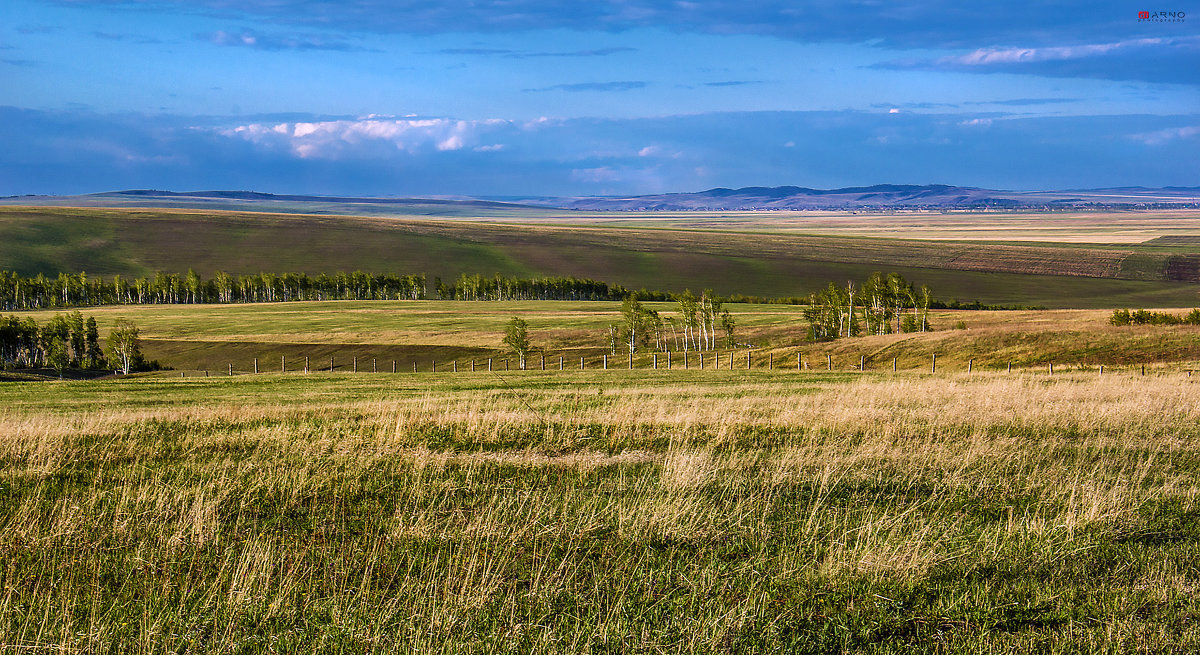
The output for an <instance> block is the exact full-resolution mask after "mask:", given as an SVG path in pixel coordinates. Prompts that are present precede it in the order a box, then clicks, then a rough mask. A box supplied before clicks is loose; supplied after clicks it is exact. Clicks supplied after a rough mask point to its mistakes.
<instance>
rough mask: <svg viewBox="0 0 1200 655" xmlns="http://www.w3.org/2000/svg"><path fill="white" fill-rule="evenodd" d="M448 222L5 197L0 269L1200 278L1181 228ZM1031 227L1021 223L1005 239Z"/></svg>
mask: <svg viewBox="0 0 1200 655" xmlns="http://www.w3.org/2000/svg"><path fill="white" fill-rule="evenodd" d="M444 219H445V217H440V219H437V218H434V219H419V220H414V219H411V218H409V219H397V218H384V217H346V216H336V217H335V216H305V215H282V214H279V215H274V214H255V213H221V212H215V213H214V212H210V213H201V212H186V211H165V210H149V209H148V210H128V209H123V210H117V209H69V208H54V209H50V208H36V209H30V208H19V207H3V208H0V233H3V234H4V237H5V238H4V239H3V240H0V269H6V270H15V271H18V272H21V273H24V274H35V273H39V272H41V273H46V274H49V275H56V274H57V273H58V272H59V271H62V270H68V271H79V270H86V271H87V272H89V273H91V274H94V275H97V274H98V275H105V276H110V275H113V274H117V273H119V274H122V275H152V274H153V272H154V271H174V272H179V273H182V272H184V271H183V270H177V269H180V268H183V269H185V270H186V268H188V267H191V268H194V269H196V270H197V271H199V272H200V273H201V274H203V275H205V276H211V275H212V274H213V273H214V272H216V271H217V270H225V271H227V272H231V273H259V272H264V271H268V272H287V271H303V272H307V273H313V274H316V273H321V272H335V271H338V270H355V269H361V270H366V271H376V272H393V273H419V272H423V273H426V274H427V275H429V277H430V279H431V280H432V278H433V277H434V276H440V277H443V278H445V279H454V278H457V277H458V275H459V274H460V273H481V274H485V275H492V274H494V273H502V274H506V275H521V276H531V275H574V276H577V277H591V278H594V279H602V280H605V281H607V282H610V283H616V284H623V285H625V286H627V287H630V288H641V287H646V288H652V289H661V290H667V291H682V290H683V289H685V288H692V289H693V290H699V289H703V288H713V289H715V290H716V291H718V292H719V293H725V294H730V293H742V294H748V295H760V296H803V295H807V294H808V293H809V292H811V291H815V290H817V289H818V288H821V287H823V286H824V285H825V284H826V283H827V282H829V281H831V280H835V281H845V280H848V279H856V280H862V279H865V278H866V276H868V275H869V274H870V273H872V272H874V271H880V270H882V271H885V272H887V271H896V272H899V273H902V274H903V275H904V276H905V277H907V278H908V279H910V280H913V281H915V282H916V283H917V284H926V285H928V286H929V287H930V288H931V289H933V290H934V292H935V294H936V295H937V296H938V297H939V298H942V299H946V300H950V299H958V300H962V301H973V300H979V301H981V302H985V303H992V304H1021V305H1043V306H1049V307H1079V308H1086V307H1110V306H1114V305H1129V306H1160V307H1184V306H1191V305H1193V304H1195V298H1196V287H1195V284H1194V280H1196V279H1198V278H1200V257H1194V256H1189V253H1194V252H1196V251H1197V248H1196V244H1195V243H1194V242H1192V241H1189V240H1188V239H1187V238H1186V234H1187V233H1188V229H1189V228H1186V227H1173V228H1172V229H1171V230H1160V231H1159V232H1156V233H1154V234H1162V235H1164V236H1165V235H1174V236H1172V237H1171V238H1172V239H1174V241H1171V240H1167V241H1157V242H1154V243H1152V244H1147V245H1137V244H1135V245H1130V244H1108V245H1104V244H1079V243H1062V244H1024V243H1017V242H1015V241H1013V242H1010V243H983V242H966V241H953V242H952V241H944V240H942V241H938V240H914V239H898V238H895V236H894V235H895V234H900V233H902V232H900V228H899V227H898V226H897V224H896V223H895V222H894V219H895V217H890V218H881V219H878V220H881V221H883V224H884V225H891V226H892V227H891V228H890V231H885V233H886V234H891V235H893V236H887V237H882V236H878V235H876V236H872V237H869V238H868V237H864V236H845V234H846V233H845V231H840V232H839V231H838V230H836V229H835V230H831V234H830V235H821V236H813V235H802V234H796V233H793V232H791V231H788V230H780V231H774V232H771V231H767V230H764V231H760V232H755V231H750V229H739V228H742V227H745V226H741V225H740V224H738V223H737V222H728V223H725V224H722V223H721V222H720V221H716V220H714V221H708V222H705V223H704V224H703V225H701V226H700V227H702V228H704V229H690V228H689V229H683V228H680V227H670V228H669V229H668V228H657V229H654V228H647V227H612V226H597V225H592V224H589V223H587V221H586V220H584V219H578V220H576V221H575V222H573V223H571V224H567V225H555V224H550V223H544V222H543V223H541V224H533V223H535V222H536V221H534V220H533V219H531V221H530V224H524V225H513V224H507V223H502V222H490V223H485V222H479V221H475V220H466V219H459V220H444ZM601 219H603V217H602V216H601V217H596V220H597V221H600V222H604V221H601ZM758 220H760V221H761V220H763V219H762V218H761V217H760V218H759V219H758ZM780 220H781V221H785V220H786V219H784V218H781V219H780ZM861 220H862V221H873V220H876V219H875V218H874V217H861ZM1024 220H1025V221H1026V222H1028V220H1030V219H1028V218H1026V219H1024ZM1046 220H1047V221H1050V220H1053V218H1052V217H1050V218H1046ZM1145 220H1147V221H1150V220H1151V219H1149V218H1147V219H1145ZM1162 220H1163V221H1174V222H1172V223H1171V225H1172V226H1176V225H1177V224H1178V225H1190V223H1188V222H1187V221H1186V220H1184V219H1169V218H1163V219H1162ZM1021 225H1024V223H1022V224H1021ZM754 227H757V224H755V225H751V226H750V228H754ZM814 229H815V228H814ZM1024 229H1025V228H1023V227H1020V226H1019V225H1018V226H1016V227H1015V228H1014V231H1013V233H1012V235H1010V236H1013V237H1014V239H1015V238H1016V237H1018V236H1020V234H1022V233H1023V230H1024ZM1098 233H1099V234H1105V232H1103V231H1098ZM1181 235H1185V236H1181ZM1146 236H1147V237H1149V236H1151V234H1146ZM1063 238H1066V237H1063ZM181 262H186V264H181Z"/></svg>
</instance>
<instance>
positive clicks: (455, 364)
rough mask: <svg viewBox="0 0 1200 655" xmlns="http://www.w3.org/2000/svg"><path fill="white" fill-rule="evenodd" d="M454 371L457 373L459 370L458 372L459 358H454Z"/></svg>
mask: <svg viewBox="0 0 1200 655" xmlns="http://www.w3.org/2000/svg"><path fill="white" fill-rule="evenodd" d="M454 372H455V373H457V372H458V360H457V359H456V360H454Z"/></svg>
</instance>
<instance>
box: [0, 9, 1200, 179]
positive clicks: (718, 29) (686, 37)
mask: <svg viewBox="0 0 1200 655" xmlns="http://www.w3.org/2000/svg"><path fill="white" fill-rule="evenodd" d="M1192 9H1193V7H1191V6H1188V5H1182V4H1181V5H1168V6H1166V7H1157V8H1156V7H1152V6H1150V5H1148V4H1136V3H1129V2H1111V3H1095V2H1073V1H1069V2H1055V3H1045V2H1036V3H1035V2H1019V1H1018V2H996V3H961V2H949V1H942V0H937V1H933V2H912V1H909V0H888V1H875V0H869V1H861V2H842V3H830V2H826V1H819V0H798V1H790V2H774V1H773V2H753V1H749V2H747V1H742V2H737V3H735V2H732V1H728V0H718V1H714V2H707V1H701V0H696V1H691V2H688V1H682V0H678V1H659V0H623V1H622V0H614V1H598V0H597V1H593V2H589V3H574V2H547V1H545V0H507V1H504V2H473V1H467V0H450V1H447V2H438V3H427V2H411V1H405V0H398V1H396V0H344V1H336V0H54V1H41V2H35V1H32V0H5V2H4V3H3V7H0V145H2V146H3V147H0V195H15V194H25V193H54V194H70V193H86V192H94V191H104V190H113V189H124V188H160V189H174V190H196V189H253V190H260V191H270V192H283V193H316V194H334V195H351V194H365V195H435V194H440V195H455V194H462V195H593V194H633V193H658V192H664V191H692V190H700V189H705V188H711V187H714V186H729V187H737V186H747V185H783V184H794V185H800V186H811V187H826V188H828V187H838V186H851V185H866V184H874V183H884V182H886V183H912V184H923V183H948V184H962V185H971V186H985V187H993V188H1008V189H1047V188H1083V187H1102V186H1124V185H1144V186H1167V185H1178V186H1197V185H1200V155H1198V154H1197V153H1198V152H1200V8H1196V9H1195V15H1194V16H1191V15H1188V14H1189V13H1191V10H1192ZM1139 11H1151V12H1152V13H1155V14H1157V13H1158V12H1164V11H1170V12H1176V15H1175V16H1173V17H1172V16H1166V17H1158V16H1155V18H1154V19H1152V20H1139V19H1138V12H1139ZM1178 12H1183V14H1184V17H1183V19H1182V20H1179V17H1178Z"/></svg>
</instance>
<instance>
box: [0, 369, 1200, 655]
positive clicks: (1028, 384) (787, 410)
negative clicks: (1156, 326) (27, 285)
mask: <svg viewBox="0 0 1200 655" xmlns="http://www.w3.org/2000/svg"><path fill="white" fill-rule="evenodd" d="M670 380H671V382H669V383H664V378H663V377H662V376H656V375H653V374H652V373H651V372H633V373H629V372H620V373H618V372H611V371H610V372H608V373H603V372H584V373H579V372H575V373H570V374H563V373H557V372H555V373H554V374H549V373H547V374H541V373H529V372H526V373H522V374H515V373H514V374H512V375H504V376H497V375H487V374H482V373H481V374H477V375H458V376H453V375H425V376H390V375H380V376H364V375H360V376H350V375H338V376H318V375H312V376H302V375H284V376H279V375H273V376H266V375H264V376H258V377H249V376H247V377H235V378H210V379H207V380H206V379H185V380H180V379H153V378H142V379H136V378H134V379H125V380H114V381H104V382H92V383H80V382H66V383H7V384H5V385H3V386H0V407H3V409H0V562H3V564H2V565H0V635H3V637H0V651H10V652H28V651H30V650H45V651H50V650H63V651H75V650H78V651H87V652H146V653H151V652H201V651H221V652H225V651H227V652H273V651H290V652H308V651H345V652H363V651H368V650H371V651H385V650H386V651H390V650H403V651H405V652H702V651H717V652H765V651H772V652H778V651H789V652H814V651H815V652H828V651H836V650H850V651H860V652H867V651H869V652H931V651H934V652H937V651H940V652H1010V651H1014V650H1019V651H1029V650H1039V651H1049V652H1103V651H1110V652H1118V651H1119V652H1129V651H1144V652H1161V651H1180V652H1186V651H1189V650H1194V648H1195V647H1196V646H1197V645H1200V623H1198V622H1197V619H1198V618H1200V600H1197V596H1196V591H1197V583H1196V580H1197V579H1198V578H1197V575H1198V574H1200V549H1198V548H1197V545H1198V544H1200V512H1198V507H1197V499H1198V495H1200V478H1198V477H1197V473H1198V472H1200V387H1197V386H1195V385H1193V384H1190V383H1187V382H1186V381H1181V379H1180V377H1178V376H1173V377H1169V378H1168V377H1155V376H1147V377H1145V378H1142V377H1127V376H1117V375H1110V376H1106V377H1105V378H1099V377H1097V376H1094V375H1086V376H1084V375H1062V376H1055V377H1054V378H1048V377H1045V376H1038V377H1035V376H1030V375H1011V376H1009V375H1002V374H984V375H979V374H977V375H975V376H971V377H967V376H942V377H932V376H924V375H916V374H908V375H898V376H886V377H884V376H872V375H870V374H868V375H865V376H850V375H840V374H832V375H815V374H808V375H796V374H790V375H784V374H782V373H779V372H776V373H774V374H772V373H767V372H753V373H745V372H723V373H720V374H717V373H715V372H712V371H709V372H706V373H701V372H695V371H693V372H689V373H684V372H678V375H676V376H673V377H672V378H670Z"/></svg>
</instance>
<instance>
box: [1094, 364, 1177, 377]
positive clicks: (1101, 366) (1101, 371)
mask: <svg viewBox="0 0 1200 655" xmlns="http://www.w3.org/2000/svg"><path fill="white" fill-rule="evenodd" d="M1100 375H1104V364H1101V365H1100ZM1191 375H1192V372H1191V371H1188V376H1189V377H1190V376H1191Z"/></svg>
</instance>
